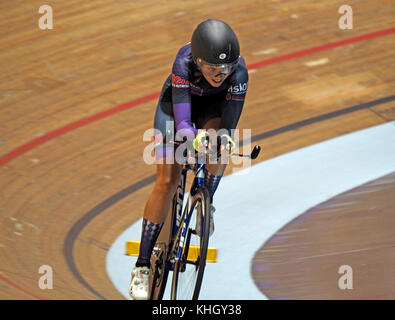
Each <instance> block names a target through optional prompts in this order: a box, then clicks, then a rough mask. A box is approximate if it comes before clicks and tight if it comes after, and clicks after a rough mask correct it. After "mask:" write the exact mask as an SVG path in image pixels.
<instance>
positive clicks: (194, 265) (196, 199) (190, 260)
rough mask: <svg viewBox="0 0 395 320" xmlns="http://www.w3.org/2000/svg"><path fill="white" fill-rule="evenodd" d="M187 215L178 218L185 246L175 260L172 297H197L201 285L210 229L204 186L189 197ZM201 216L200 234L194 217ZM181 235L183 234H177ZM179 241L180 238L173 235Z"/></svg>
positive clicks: (207, 196)
mask: <svg viewBox="0 0 395 320" xmlns="http://www.w3.org/2000/svg"><path fill="white" fill-rule="evenodd" d="M191 202H192V203H191V207H190V208H191V210H190V214H189V219H188V217H185V218H184V220H183V221H182V222H181V226H180V227H181V228H183V227H184V226H185V225H186V230H187V232H186V234H185V235H184V236H185V243H184V250H183V253H182V255H181V259H180V260H178V261H177V262H176V263H175V266H174V272H173V283H172V290H171V299H173V300H175V299H178V300H191V299H192V300H196V299H198V297H199V293H200V288H201V285H202V280H203V274H204V268H205V266H206V257H207V249H208V239H209V231H210V214H209V208H210V197H209V193H208V191H207V189H206V188H199V189H198V190H197V192H196V194H195V195H194V196H193V197H192V201H191ZM197 219H201V223H200V226H201V227H200V235H198V234H197V232H196V229H197V228H196V226H197V224H196V220H197ZM179 236H180V238H181V237H182V235H181V234H180V235H179ZM176 241H178V242H179V241H180V239H176Z"/></svg>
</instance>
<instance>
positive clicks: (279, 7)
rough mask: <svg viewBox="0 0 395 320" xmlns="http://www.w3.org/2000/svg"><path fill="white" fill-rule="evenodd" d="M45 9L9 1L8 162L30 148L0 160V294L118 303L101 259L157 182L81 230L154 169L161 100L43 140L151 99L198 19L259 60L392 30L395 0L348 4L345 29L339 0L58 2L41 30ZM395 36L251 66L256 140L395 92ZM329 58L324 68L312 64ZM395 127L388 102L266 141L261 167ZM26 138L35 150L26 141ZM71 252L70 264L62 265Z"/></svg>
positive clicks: (3, 40) (0, 88)
mask: <svg viewBox="0 0 395 320" xmlns="http://www.w3.org/2000/svg"><path fill="white" fill-rule="evenodd" d="M42 4H43V3H42V1H38V0H31V1H22V0H19V1H13V2H10V1H2V2H1V3H0V11H1V13H2V17H3V19H1V20H0V32H1V37H0V70H1V73H0V157H2V158H3V159H5V157H7V156H9V155H10V153H11V152H13V151H15V150H16V149H18V148H19V147H21V146H24V147H23V148H21V149H19V151H20V152H19V153H18V154H17V156H14V157H12V158H10V160H9V161H7V162H6V163H3V164H2V165H1V166H0V218H1V220H0V230H1V232H0V299H100V298H105V299H122V298H123V297H122V295H121V294H120V293H119V292H118V291H117V290H116V289H115V288H114V286H113V285H112V283H111V281H110V280H109V278H108V276H107V274H106V270H105V257H106V253H107V250H108V248H109V247H110V245H111V244H112V243H113V241H114V240H115V238H116V237H117V236H118V235H119V234H120V233H121V232H123V231H124V230H125V229H126V228H127V227H128V226H129V225H130V224H131V223H133V222H134V221H136V220H137V219H139V218H140V217H141V215H142V213H143V208H144V205H145V201H146V198H147V193H148V192H149V191H150V190H151V188H152V183H148V184H147V185H145V186H144V187H142V188H140V189H138V190H137V191H136V192H134V193H133V194H132V195H131V196H125V197H123V198H122V199H121V200H120V201H117V202H114V205H112V206H109V207H105V208H104V209H103V210H102V211H101V213H100V214H98V215H97V216H95V217H93V218H92V219H91V220H89V221H88V222H87V223H86V224H83V223H79V222H81V219H84V217H85V218H86V217H87V213H89V212H92V210H93V209H94V208H96V207H97V206H98V205H99V204H102V203H103V202H104V201H105V200H106V199H109V198H111V197H112V196H113V195H115V194H118V193H120V192H121V191H122V190H125V189H127V188H128V187H129V186H132V185H135V184H138V183H139V182H140V181H142V180H143V179H145V178H147V177H150V176H152V175H153V174H155V168H154V167H153V166H149V165H146V164H145V163H144V162H143V159H142V152H143V150H144V147H145V146H146V144H147V143H146V142H144V141H143V140H142V135H143V133H144V131H145V130H146V129H148V128H151V127H152V125H153V116H154V112H155V107H156V102H157V101H156V99H154V98H149V97H148V98H147V99H145V100H144V99H143V100H144V101H145V102H144V103H137V102H136V106H134V107H131V108H127V109H126V110H124V111H122V112H118V113H114V114H113V115H111V116H108V117H103V118H101V119H97V121H90V123H87V124H86V125H83V126H82V125H81V126H77V128H75V129H74V130H66V131H65V133H64V134H55V135H54V137H53V138H52V139H48V141H45V143H41V142H43V141H41V142H40V139H43V137H48V136H47V135H48V134H50V133H51V132H53V131H55V130H57V129H59V128H63V127H65V126H67V125H69V124H73V123H76V122H77V121H79V120H81V119H84V118H87V117H91V116H94V115H97V114H99V113H100V112H103V111H106V110H109V109H111V108H113V107H115V106H118V105H121V104H124V103H126V102H129V101H135V100H136V99H139V98H142V97H147V96H149V95H151V94H154V96H155V93H158V92H159V91H160V89H161V86H162V83H163V81H164V79H165V78H166V76H167V75H168V74H169V72H170V70H171V65H172V62H173V59H174V57H175V55H176V53H177V50H178V49H179V48H180V47H181V46H182V45H184V44H185V43H187V42H188V41H189V38H190V36H191V33H192V31H193V29H194V27H195V26H196V25H197V24H198V23H199V22H201V21H203V20H205V19H207V18H210V17H212V18H217V19H223V20H225V21H227V22H228V23H229V24H230V25H231V26H232V27H233V28H234V30H235V31H236V33H237V34H238V36H239V39H240V43H241V48H242V54H243V56H244V57H245V60H246V62H247V64H248V65H252V64H254V63H258V62H261V61H264V60H267V59H271V58H274V57H278V56H283V55H286V54H290V53H294V52H297V51H301V50H305V49H308V48H313V47H317V46H320V45H324V44H327V43H331V42H336V41H340V40H343V39H348V38H353V37H357V36H362V35H366V34H370V33H372V32H376V31H381V30H388V29H390V28H394V18H393V17H394V16H395V7H394V5H393V1H390V0H384V1H380V5H379V6H377V5H376V3H372V2H371V1H366V0H364V1H354V0H353V1H349V2H347V4H348V5H351V6H352V7H353V9H354V29H353V30H339V28H338V18H339V16H340V15H339V14H338V13H337V12H338V8H339V7H340V6H341V5H342V4H344V3H343V1H328V0H324V1H320V2H319V3H317V1H313V0H309V1H290V0H288V1H279V0H273V1H257V0H254V1H252V0H251V1H247V0H246V1H243V2H240V1H221V2H216V3H215V4H214V3H213V2H212V1H207V0H200V1H193V2H192V1H175V0H172V1H166V2H162V1H146V0H142V1H138V2H137V1H126V0H124V1H113V0H100V1H99V0H92V1H89V2H88V1H81V0H69V1H64V0H63V1H55V0H54V1H51V5H52V7H53V10H54V29H53V30H45V31H44V30H40V29H39V28H38V19H39V16H40V15H39V14H38V8H39V7H40V6H41V5H42ZM394 39H395V34H394V32H392V33H389V34H387V35H384V36H380V37H373V38H370V39H366V40H361V41H358V42H355V43H352V44H348V45H343V46H338V47H335V48H332V49H329V50H324V51H320V52H316V53H314V54H309V55H304V56H301V57H297V58H294V59H288V60H286V61H283V62H279V63H272V64H270V65H267V66H265V67H262V68H258V69H255V70H252V71H251V72H250V82H249V90H248V94H247V100H246V104H245V108H244V111H243V114H242V117H241V120H240V122H239V126H238V127H239V128H250V129H252V135H253V136H255V135H259V134H263V133H265V132H269V131H271V130H275V129H278V128H282V127H285V126H287V125H290V124H293V123H297V122H300V121H303V120H306V119H310V118H314V117H317V116H320V115H325V114H328V113H330V112H334V111H338V110H343V109H344V110H346V109H347V108H349V107H351V106H356V105H360V104H363V103H367V102H371V101H377V100H378V99H381V98H385V97H390V96H391V95H393V94H394V91H395V90H394V88H395V83H394V79H395V76H394V72H393V70H394V67H395V65H394V61H395V60H394V54H395V46H394ZM321 59H327V62H326V63H324V64H321V65H317V66H308V65H306V63H308V62H311V61H317V60H321ZM394 119H395V105H394V101H393V99H392V100H391V99H389V101H387V102H386V103H380V104H374V105H373V106H372V107H367V108H363V109H361V110H359V111H355V112H352V113H345V114H344V115H339V116H337V117H333V118H330V119H327V120H323V121H317V122H314V123H312V124H310V125H306V126H303V127H301V128H299V129H295V130H287V131H284V132H283V133H279V134H277V135H274V136H273V137H270V138H268V139H265V140H264V142H262V147H263V148H264V156H263V157H261V158H260V160H261V161H262V160H266V159H269V158H271V157H274V156H276V155H280V154H283V153H285V152H288V151H291V150H295V149H298V148H301V147H303V146H307V145H311V144H313V143H316V142H319V141H323V140H326V139H329V138H332V137H336V136H339V135H342V134H345V133H349V132H353V131H355V130H359V129H362V128H367V127H370V126H373V125H377V124H381V123H384V122H387V121H391V120H394ZM44 140H45V139H44ZM31 141H36V145H34V147H32V145H30V147H29V145H27V144H28V143H30V142H31ZM257 142H259V141H257ZM230 169H231V168H228V169H227V173H228V172H229V170H230ZM218 209H219V208H218ZM93 213H94V211H93ZM82 222H83V221H82ZM76 225H77V226H82V228H80V229H78V230H77V229H76V227H75V226H76ZM73 235H74V238H73V237H72V236H73ZM70 239H74V240H75V241H74V242H73V243H68V242H67V241H68V240H70ZM70 246H71V247H70ZM70 248H71V249H72V251H71V252H72V257H73V260H72V263H75V264H74V265H73V264H71V265H70V263H71V262H70V260H67V257H68V256H67V252H68V253H70ZM68 250H69V251H68ZM41 265H50V266H52V268H53V271H54V289H53V290H41V289H39V287H38V279H39V277H40V274H39V273H38V268H39V267H40V266H41ZM131 267H132V266H131ZM76 270H77V271H78V273H76V272H75V271H76Z"/></svg>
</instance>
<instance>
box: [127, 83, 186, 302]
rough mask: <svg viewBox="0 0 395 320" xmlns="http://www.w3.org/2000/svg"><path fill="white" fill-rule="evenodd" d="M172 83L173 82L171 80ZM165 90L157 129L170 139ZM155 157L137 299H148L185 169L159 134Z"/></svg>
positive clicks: (136, 274)
mask: <svg viewBox="0 0 395 320" xmlns="http://www.w3.org/2000/svg"><path fill="white" fill-rule="evenodd" d="M168 80H169V79H168ZM168 80H167V81H166V82H165V85H164V87H163V89H162V94H161V97H160V99H159V103H158V106H157V110H156V114H155V121H154V126H155V128H156V129H157V130H159V131H160V133H161V136H162V137H165V136H166V129H167V128H166V121H172V120H173V118H172V116H171V114H167V113H165V112H164V111H163V110H162V107H164V108H167V109H170V110H171V99H170V101H169V100H168V99H166V97H165V96H166V92H168V90H166V89H167V88H168V82H169V81H168ZM169 107H170V108H169ZM155 138H156V139H155V140H156V141H157V144H156V145H155V157H156V160H157V164H156V171H157V177H156V182H155V186H154V188H153V190H152V191H151V193H150V195H149V197H148V200H147V202H146V205H145V209H144V217H143V225H142V230H141V241H140V252H139V257H138V259H137V262H136V266H135V267H134V269H133V271H132V280H131V283H130V287H129V293H130V295H131V296H132V297H133V298H134V299H142V300H146V299H148V284H149V267H150V258H151V254H152V250H153V248H154V246H155V243H156V240H157V239H158V236H159V233H160V231H161V229H162V226H163V223H164V221H165V219H166V216H167V213H168V211H169V208H170V203H171V200H172V197H173V195H174V193H175V191H176V188H177V184H178V182H179V178H180V174H181V166H180V165H179V164H177V163H176V162H175V161H169V162H170V163H167V162H168V161H166V160H167V159H171V158H172V157H174V148H173V146H171V145H164V144H163V141H162V139H161V137H160V135H159V137H158V136H156V137H155Z"/></svg>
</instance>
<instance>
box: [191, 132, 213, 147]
mask: <svg viewBox="0 0 395 320" xmlns="http://www.w3.org/2000/svg"><path fill="white" fill-rule="evenodd" d="M193 147H194V149H195V150H196V151H198V152H207V148H209V147H210V144H209V135H208V132H207V131H206V130H201V131H199V133H198V134H197V135H196V137H195V139H194V140H193Z"/></svg>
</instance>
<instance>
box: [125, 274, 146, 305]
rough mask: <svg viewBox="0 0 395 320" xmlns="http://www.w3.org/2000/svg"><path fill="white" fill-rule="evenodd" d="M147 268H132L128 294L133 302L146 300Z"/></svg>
mask: <svg viewBox="0 0 395 320" xmlns="http://www.w3.org/2000/svg"><path fill="white" fill-rule="evenodd" d="M148 286H149V268H148V267H134V268H133V271H132V280H131V281H130V286H129V294H130V296H131V297H132V298H133V299H134V300H148Z"/></svg>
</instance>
